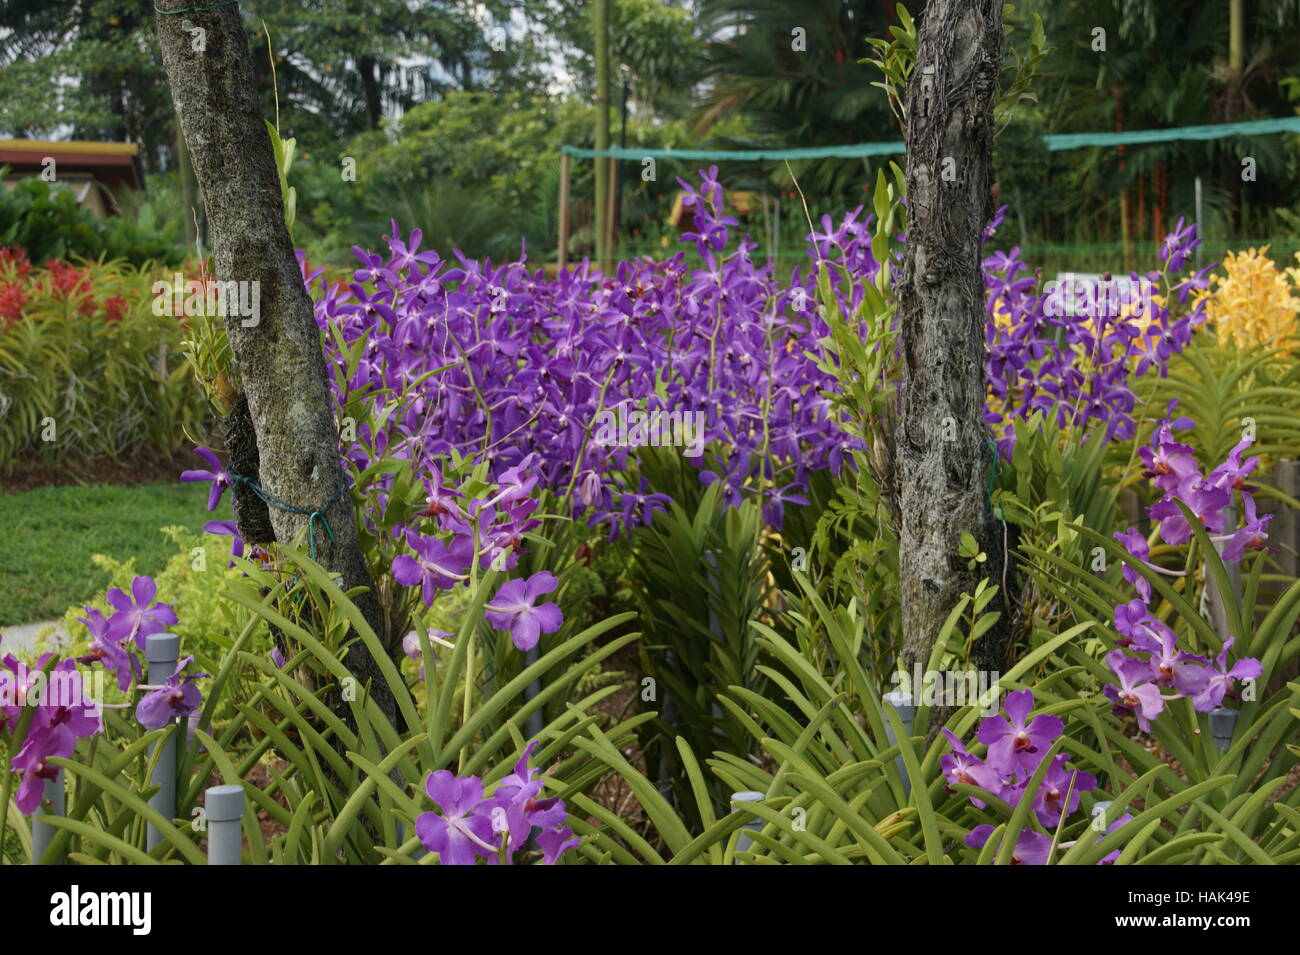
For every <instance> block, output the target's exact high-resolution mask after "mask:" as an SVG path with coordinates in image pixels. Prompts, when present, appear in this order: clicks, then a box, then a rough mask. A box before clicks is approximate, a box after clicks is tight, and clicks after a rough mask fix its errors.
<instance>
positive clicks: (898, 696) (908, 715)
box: [881, 690, 916, 796]
mask: <svg viewBox="0 0 1300 955" xmlns="http://www.w3.org/2000/svg"><path fill="white" fill-rule="evenodd" d="M881 700H882V701H883V702H884V704H885V705H886V706H887V707H889V708H890V709H892V710H893V711H894V712H895V713H897V714H898V718H899V719H900V720H902V722H903V732H904V733H906V734H907V736H908V737H909V738H910V737H911V735H912V721H913V720H915V719H916V706H915V705H914V704H913V702H912V694H911V693H905V692H903V691H902V690H895V691H894V692H892V693H886V694H885V695H884V696H882V697H881ZM885 738H886V739H888V740H889V745H890V746H896V745H898V740H897V739H896V738H895V737H894V724H893V723H891V722H890V721H889V714H888V713H886V714H885ZM894 765H895V766H897V767H898V774H899V775H900V776H902V777H903V795H904V796H910V795H911V794H912V780H911V778H909V777H908V775H907V764H906V763H904V762H903V757H902V756H897V757H895V758H894Z"/></svg>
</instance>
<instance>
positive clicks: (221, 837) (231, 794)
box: [203, 785, 244, 865]
mask: <svg viewBox="0 0 1300 955" xmlns="http://www.w3.org/2000/svg"><path fill="white" fill-rule="evenodd" d="M203 809H204V812H205V816H206V819H207V826H208V865H241V864H242V859H241V858H240V852H241V849H242V847H243V835H244V787H243V786H233V785H227V786H209V787H208V788H207V790H205V792H204V797H203Z"/></svg>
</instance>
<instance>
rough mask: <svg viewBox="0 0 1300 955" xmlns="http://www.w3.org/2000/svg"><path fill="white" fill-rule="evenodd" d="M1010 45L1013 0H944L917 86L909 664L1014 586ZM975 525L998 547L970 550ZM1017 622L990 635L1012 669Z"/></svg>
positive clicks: (983, 664) (906, 535)
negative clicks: (991, 283)
mask: <svg viewBox="0 0 1300 955" xmlns="http://www.w3.org/2000/svg"><path fill="white" fill-rule="evenodd" d="M1002 48H1003V27H1002V2H1001V0H977V2H970V0H931V2H930V3H929V4H928V5H927V7H926V10H925V15H924V17H923V19H922V22H921V26H920V32H919V36H918V47H917V59H916V65H915V68H914V69H913V72H912V75H911V78H910V81H909V83H908V89H907V104H906V121H907V129H906V137H907V242H906V245H905V264H904V268H903V275H902V279H901V281H900V283H899V286H898V290H897V293H898V315H899V331H900V337H901V347H902V359H903V381H902V408H901V414H900V420H899V424H898V428H897V431H896V433H895V443H896V446H895V448H894V453H895V458H896V465H897V468H898V478H899V481H898V492H897V493H898V500H897V501H896V502H895V513H896V514H897V521H898V524H899V574H900V583H901V600H902V617H903V654H902V660H901V661H900V662H901V664H902V666H903V667H904V669H905V670H906V672H908V673H911V672H913V667H914V666H915V665H916V664H918V663H919V665H920V667H921V669H922V670H924V669H925V667H926V665H927V664H928V662H929V657H930V651H931V649H932V648H933V646H934V643H935V641H936V638H937V636H938V633H939V630H940V628H941V627H942V625H943V623H944V621H945V619H946V618H947V616H948V614H949V613H950V612H951V610H952V608H953V607H954V606H955V605H956V603H957V601H958V600H959V599H960V597H961V594H962V593H963V592H970V591H971V590H973V589H974V587H975V586H976V585H977V584H978V582H979V578H980V577H982V576H985V575H987V576H990V577H992V578H993V579H994V581H995V582H996V583H998V584H999V585H1000V583H1001V580H1000V576H1001V566H1002V564H1001V561H1002V556H1003V544H1002V527H1001V524H1000V523H999V522H997V521H995V520H994V519H993V517H992V515H991V514H990V510H989V503H988V499H987V482H988V474H989V468H990V466H991V464H992V454H993V453H994V451H993V449H992V448H991V447H990V446H989V442H988V431H987V427H986V426H985V423H984V411H985V395H986V383H985V382H986V378H985V371H984V366H985V354H984V352H985V346H984V328H985V321H986V313H985V304H984V284H983V280H982V277H981V274H980V240H981V233H982V231H983V228H984V226H985V225H986V223H987V222H988V220H989V217H990V215H991V213H992V196H991V181H992V147H993V136H994V129H993V105H994V98H995V96H996V94H997V85H998V76H999V73H1000V71H1001V60H1002ZM963 532H968V533H970V534H972V535H973V536H974V537H975V538H976V540H978V541H979V542H980V544H981V546H982V549H983V550H984V551H985V552H986V553H987V554H988V560H987V562H986V563H985V564H984V565H983V566H982V567H981V568H980V570H979V571H974V572H973V571H970V570H968V569H967V566H966V561H965V560H963V559H962V558H960V557H959V556H958V550H959V545H960V538H961V534H962V533H963ZM1005 642H1006V630H1005V627H1004V626H1003V627H997V628H995V632H991V633H988V634H986V635H985V636H984V637H983V638H982V639H981V640H980V641H978V642H977V644H976V651H975V662H976V665H977V666H979V667H980V668H981V669H989V670H1000V669H1001V663H1002V660H1003V658H1004V656H1005V650H1006V648H1005Z"/></svg>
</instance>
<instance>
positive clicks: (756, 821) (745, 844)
mask: <svg viewBox="0 0 1300 955" xmlns="http://www.w3.org/2000/svg"><path fill="white" fill-rule="evenodd" d="M765 798H767V797H766V796H764V795H763V794H762V793H760V792H754V790H752V789H747V790H745V791H744V792H739V793H732V794H731V801H732V802H733V803H735V802H762V801H763V800H764V799H765ZM762 830H763V818H762V817H761V816H755V817H754V818H753V819H751V820H750V821H749V822H747V823H745V824H744V825H743V826H741V827H740V838H738V839H737V840H736V851H737V852H748V851H749V847H750V846H752V845H753V844H754V837H753V836H751V835H749V833H751V832H761V831H762ZM732 865H743V863H742V862H741V861H740V860H739V859H737V860H735V861H734V862H733V863H732Z"/></svg>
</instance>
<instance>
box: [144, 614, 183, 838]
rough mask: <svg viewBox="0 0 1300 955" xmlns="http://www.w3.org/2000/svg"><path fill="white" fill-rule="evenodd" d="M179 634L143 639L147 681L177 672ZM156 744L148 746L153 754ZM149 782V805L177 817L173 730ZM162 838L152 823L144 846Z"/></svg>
mask: <svg viewBox="0 0 1300 955" xmlns="http://www.w3.org/2000/svg"><path fill="white" fill-rule="evenodd" d="M180 643H181V641H180V637H178V636H176V635H175V634H174V633H155V634H153V635H152V636H150V637H148V638H146V640H145V657H146V658H147V659H148V661H149V683H150V684H151V685H153V686H161V685H163V684H164V683H166V682H167V681H168V680H170V679H171V676H172V674H173V673H174V672H176V660H177V658H178V657H179V656H180ZM157 746H158V744H157V743H154V744H153V745H152V746H150V747H149V753H150V755H151V756H152V755H153V751H154V749H155V748H156V747H157ZM149 782H150V784H157V786H158V787H159V788H158V792H156V793H154V795H153V798H151V799H150V800H149V805H150V806H152V807H153V808H154V809H156V810H158V812H159V813H160V814H161V815H162V817H163V818H164V819H175V818H176V732H175V731H173V732H172V733H170V734H169V735H168V736H167V738H166V739H165V740H164V741H163V744H162V751H161V752H160V753H159V754H158V759H157V761H156V762H155V763H154V771H153V776H152V778H150V780H149ZM162 841H163V837H162V833H161V832H159V831H158V830H157V829H155V828H154V827H153V826H149V827H148V831H147V833H146V835H145V847H146V848H148V849H149V850H150V851H152V850H153V849H154V847H156V846H157V845H158V844H159V843H160V842H162Z"/></svg>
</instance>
